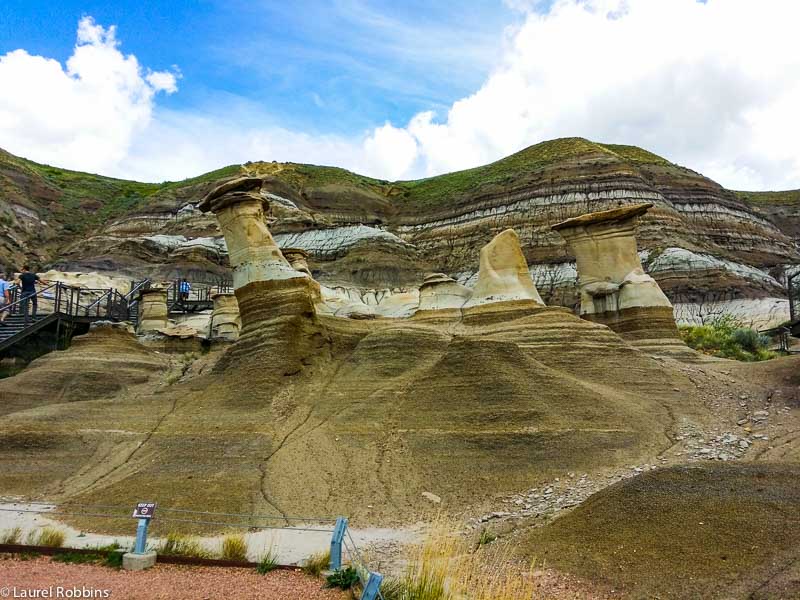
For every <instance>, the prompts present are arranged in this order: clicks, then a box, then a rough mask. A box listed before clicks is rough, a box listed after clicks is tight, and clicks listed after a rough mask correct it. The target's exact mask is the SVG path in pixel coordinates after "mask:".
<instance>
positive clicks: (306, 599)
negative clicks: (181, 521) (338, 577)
mask: <svg viewBox="0 0 800 600" xmlns="http://www.w3.org/2000/svg"><path fill="white" fill-rule="evenodd" d="M59 587H60V588H63V591H62V595H61V596H58V595H57V592H58V588H59ZM73 588H78V589H79V590H81V591H80V592H78V594H82V595H76V594H74V593H72V595H71V596H70V595H67V594H68V592H71V591H72V590H73ZM84 588H86V589H87V590H92V591H94V593H91V592H90V593H89V594H87V593H86V590H84ZM42 589H52V592H51V595H50V596H49V597H53V598H58V597H64V598H69V597H73V598H75V597H83V598H111V599H117V600H122V599H124V600H161V599H164V600H217V599H220V600H223V599H224V600H250V599H253V600H256V599H258V600H345V599H347V598H349V597H350V596H349V595H348V594H346V593H344V592H341V591H335V590H326V589H322V582H321V580H319V579H313V578H311V577H308V576H306V575H304V574H303V573H302V572H300V571H283V570H282V571H273V572H272V573H269V574H267V575H259V574H258V573H256V572H255V571H254V570H252V569H229V568H222V567H187V566H183V565H156V566H155V567H153V568H152V569H149V570H147V571H138V572H131V571H117V570H115V569H110V568H108V567H103V566H99V565H91V564H84V565H75V564H64V563H58V562H52V561H51V560H50V559H49V558H47V557H40V558H36V559H33V560H18V559H14V558H10V557H8V556H5V557H4V556H2V555H0V599H4V598H15V597H16V598H20V597H22V598H31V597H37V596H34V595H33V594H32V591H33V590H42ZM95 590H97V591H95ZM103 590H105V591H107V592H108V594H107V595H104V594H103V593H102V591H103ZM26 592H27V595H23V594H25V593H26ZM15 593H16V595H15ZM38 597H42V596H38Z"/></svg>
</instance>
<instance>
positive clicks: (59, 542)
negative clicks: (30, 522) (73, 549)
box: [27, 527, 66, 548]
mask: <svg viewBox="0 0 800 600" xmlns="http://www.w3.org/2000/svg"><path fill="white" fill-rule="evenodd" d="M65 539H66V535H65V534H64V532H63V531H61V530H60V529H56V528H55V527H44V528H42V529H39V530H38V531H37V530H33V531H31V532H30V533H28V539H27V542H28V545H30V546H47V547H49V548H61V547H62V546H63V545H64V540H65Z"/></svg>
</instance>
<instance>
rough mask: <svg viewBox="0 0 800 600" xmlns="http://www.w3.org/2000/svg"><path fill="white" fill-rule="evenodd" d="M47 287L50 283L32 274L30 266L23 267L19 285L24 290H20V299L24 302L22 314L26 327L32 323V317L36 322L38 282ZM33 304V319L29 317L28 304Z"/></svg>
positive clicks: (18, 278)
mask: <svg viewBox="0 0 800 600" xmlns="http://www.w3.org/2000/svg"><path fill="white" fill-rule="evenodd" d="M37 281H38V282H39V283H41V284H43V285H47V284H48V282H47V281H45V280H44V279H41V278H40V277H39V276H38V275H37V274H36V273H31V268H30V267H29V266H28V265H24V266H23V267H22V272H21V273H20V274H19V277H17V282H18V283H17V285H19V286H20V288H22V289H21V290H20V298H21V300H22V314H23V315H25V325H27V324H28V323H30V319H31V317H32V318H33V319H34V320H36V308H37V304H38V301H37V299H36V282H37ZM29 302H30V303H31V304H33V311H32V312H31V317H28V303H29Z"/></svg>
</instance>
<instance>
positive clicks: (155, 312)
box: [138, 288, 169, 333]
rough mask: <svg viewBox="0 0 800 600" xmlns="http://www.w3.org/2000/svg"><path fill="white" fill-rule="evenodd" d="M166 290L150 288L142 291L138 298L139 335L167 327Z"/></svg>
mask: <svg viewBox="0 0 800 600" xmlns="http://www.w3.org/2000/svg"><path fill="white" fill-rule="evenodd" d="M168 317H169V311H168V309H167V290H165V289H163V288H150V289H147V290H142V293H141V295H140V297H139V326H138V331H139V333H147V332H148V331H156V330H159V329H164V328H165V327H166V326H167V325H169V318H168Z"/></svg>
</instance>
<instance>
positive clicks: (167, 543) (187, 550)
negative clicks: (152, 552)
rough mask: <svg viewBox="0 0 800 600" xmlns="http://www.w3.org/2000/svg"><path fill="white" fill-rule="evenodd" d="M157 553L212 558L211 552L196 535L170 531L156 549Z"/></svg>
mask: <svg viewBox="0 0 800 600" xmlns="http://www.w3.org/2000/svg"><path fill="white" fill-rule="evenodd" d="M158 553H159V554H164V555H167V556H191V557H192V558H213V554H212V553H211V552H210V551H209V550H208V549H206V548H205V547H204V546H203V544H201V543H200V540H198V539H197V538H196V537H193V536H190V535H183V534H181V533H175V532H170V533H168V534H167V539H166V540H164V543H163V544H162V545H161V547H160V548H159V549H158Z"/></svg>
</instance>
